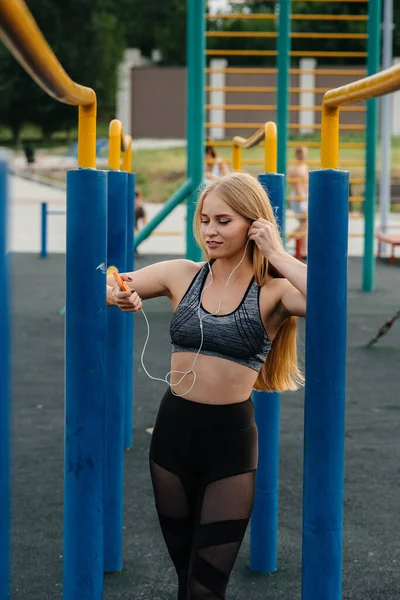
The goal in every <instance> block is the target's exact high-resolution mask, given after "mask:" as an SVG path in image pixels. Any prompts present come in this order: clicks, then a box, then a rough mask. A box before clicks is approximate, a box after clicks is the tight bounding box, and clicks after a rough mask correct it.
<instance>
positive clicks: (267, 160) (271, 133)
mask: <svg viewBox="0 0 400 600" xmlns="http://www.w3.org/2000/svg"><path fill="white" fill-rule="evenodd" d="M264 168H265V172H266V173H276V171H277V168H278V142H277V131H276V125H275V123H274V122H273V121H268V123H266V124H265V151H264Z"/></svg>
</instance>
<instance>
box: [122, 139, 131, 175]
mask: <svg viewBox="0 0 400 600" xmlns="http://www.w3.org/2000/svg"><path fill="white" fill-rule="evenodd" d="M124 145H125V151H124V154H123V156H122V170H123V171H126V172H127V173H132V136H130V135H126V136H125V139H124Z"/></svg>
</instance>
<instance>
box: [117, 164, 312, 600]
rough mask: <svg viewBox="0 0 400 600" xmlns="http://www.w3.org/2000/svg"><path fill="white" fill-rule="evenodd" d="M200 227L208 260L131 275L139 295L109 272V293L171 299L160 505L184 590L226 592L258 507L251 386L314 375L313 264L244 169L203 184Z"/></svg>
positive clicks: (157, 464)
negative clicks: (294, 250) (309, 302)
mask: <svg viewBox="0 0 400 600" xmlns="http://www.w3.org/2000/svg"><path fill="white" fill-rule="evenodd" d="M194 231H195V235H196V239H197V242H198V244H199V245H200V247H201V248H202V249H203V251H204V254H205V256H206V257H207V261H206V262H201V263H196V262H191V261H189V260H184V259H182V260H173V261H165V262H162V263H156V264H154V265H151V266H149V267H145V268H144V269H141V270H140V271H136V272H134V273H130V274H126V275H125V276H124V279H125V281H127V282H128V283H129V286H130V287H131V288H132V290H131V292H121V291H120V289H119V288H118V287H117V286H116V285H114V286H113V287H111V285H112V284H113V282H112V279H111V278H110V280H109V283H110V287H108V289H107V297H108V303H109V304H115V305H117V306H119V307H120V309H121V310H123V311H138V310H140V309H141V308H142V300H147V299H148V298H154V297H157V296H167V297H168V298H169V299H170V301H171V304H172V307H173V310H174V315H173V318H172V321H171V326H170V333H171V341H172V358H171V373H170V374H169V375H170V379H167V380H166V381H168V383H169V385H168V389H167V391H166V392H165V394H164V396H163V398H162V400H161V406H160V409H159V412H158V416H157V420H156V424H155V428H154V432H153V436H152V441H151V446H150V470H151V476H152V482H153V487H154V494H155V503H156V508H157V513H158V517H159V522H160V526H161V530H162V533H163V536H164V539H165V543H166V546H167V548H168V552H169V554H170V557H171V559H172V562H173V564H174V566H175V569H176V572H177V575H178V596H177V597H178V599H179V600H203V599H204V600H206V599H207V600H214V599H215V600H223V599H225V598H226V596H225V594H226V588H227V585H228V581H229V577H230V575H231V571H232V568H233V565H234V562H235V560H236V557H237V554H238V552H239V548H240V545H241V543H242V540H243V537H244V535H245V531H246V528H247V525H248V522H249V519H250V515H251V511H252V507H253V499H254V483H255V474H256V468H257V429H256V425H255V423H254V410H253V404H252V401H251V398H250V395H251V393H252V390H253V389H257V390H280V391H285V390H295V389H297V388H298V387H299V386H300V385H302V383H303V377H302V375H301V373H300V371H299V369H298V365H297V358H296V317H298V316H301V317H304V316H305V312H306V273H307V267H306V266H305V265H304V264H302V263H301V262H299V261H297V260H296V259H295V258H293V257H292V256H290V255H289V254H287V253H286V252H285V250H284V249H283V246H282V244H281V241H280V237H279V233H278V229H277V225H276V222H275V219H274V214H273V211H272V209H271V205H270V203H269V200H268V198H267V196H266V194H265V192H264V190H263V188H262V187H261V185H260V184H259V183H258V182H257V181H256V180H255V179H254V178H253V177H251V176H250V175H246V174H244V173H232V174H230V175H227V176H225V177H221V178H219V179H218V180H216V181H214V182H212V183H211V184H210V185H209V186H208V187H207V188H206V189H205V190H204V191H203V193H202V195H201V197H200V199H199V201H198V205H197V210H196V214H195V218H194ZM133 290H135V291H133ZM199 350H200V352H199Z"/></svg>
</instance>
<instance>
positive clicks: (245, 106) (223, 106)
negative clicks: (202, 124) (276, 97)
mask: <svg viewBox="0 0 400 600" xmlns="http://www.w3.org/2000/svg"><path fill="white" fill-rule="evenodd" d="M205 108H206V110H253V111H254V110H276V104H206V105H205ZM307 110H308V111H313V112H321V111H322V107H321V106H298V105H292V106H289V111H291V112H300V111H307ZM342 110H343V111H344V112H365V106H346V107H345V108H343V109H342Z"/></svg>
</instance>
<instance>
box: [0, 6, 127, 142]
mask: <svg viewBox="0 0 400 600" xmlns="http://www.w3.org/2000/svg"><path fill="white" fill-rule="evenodd" d="M28 5H29V9H30V10H31V12H32V14H33V16H34V18H35V19H36V21H37V23H38V26H39V27H40V29H41V31H42V33H43V35H44V37H45V38H46V40H47V42H48V43H49V45H50V47H51V48H52V50H53V51H54V53H55V55H56V56H57V58H58V59H59V61H60V62H61V64H62V65H63V67H64V68H65V70H66V72H67V73H68V75H69V76H70V77H71V78H72V79H73V80H74V81H76V82H77V83H81V84H83V85H85V86H88V87H92V88H93V89H94V90H95V92H96V95H97V101H98V118H99V120H101V119H105V118H107V119H110V118H112V117H113V116H114V109H115V96H116V86H117V67H118V64H119V62H120V59H121V56H122V52H123V48H124V47H125V41H124V37H123V36H122V35H121V34H120V30H119V28H118V22H117V18H116V16H115V15H114V7H113V4H112V3H111V0H69V1H68V2H67V3H66V2H64V0H29V1H28ZM82 15H84V18H82ZM0 90H1V94H0V110H1V120H2V123H3V124H6V125H8V126H10V127H11V128H12V130H13V133H14V137H15V138H16V137H17V136H18V133H19V131H20V129H21V127H22V125H23V124H24V123H34V124H36V125H38V126H39V127H41V129H42V131H43V133H44V135H45V136H47V137H48V136H50V135H51V133H53V132H54V131H57V130H60V129H69V128H71V127H73V126H74V125H75V126H76V123H77V109H76V108H74V107H71V106H68V105H63V104H60V103H59V102H57V101H55V100H54V99H53V98H51V97H49V96H48V95H47V94H46V93H45V92H44V91H43V90H41V89H40V88H39V86H38V85H37V84H36V83H34V82H33V81H32V80H31V78H30V76H29V75H27V74H26V73H25V72H24V71H23V69H22V68H21V67H20V66H19V65H18V64H17V62H16V60H15V59H14V57H12V56H11V54H10V53H9V52H8V50H6V49H5V48H4V47H3V46H1V49H0Z"/></svg>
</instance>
